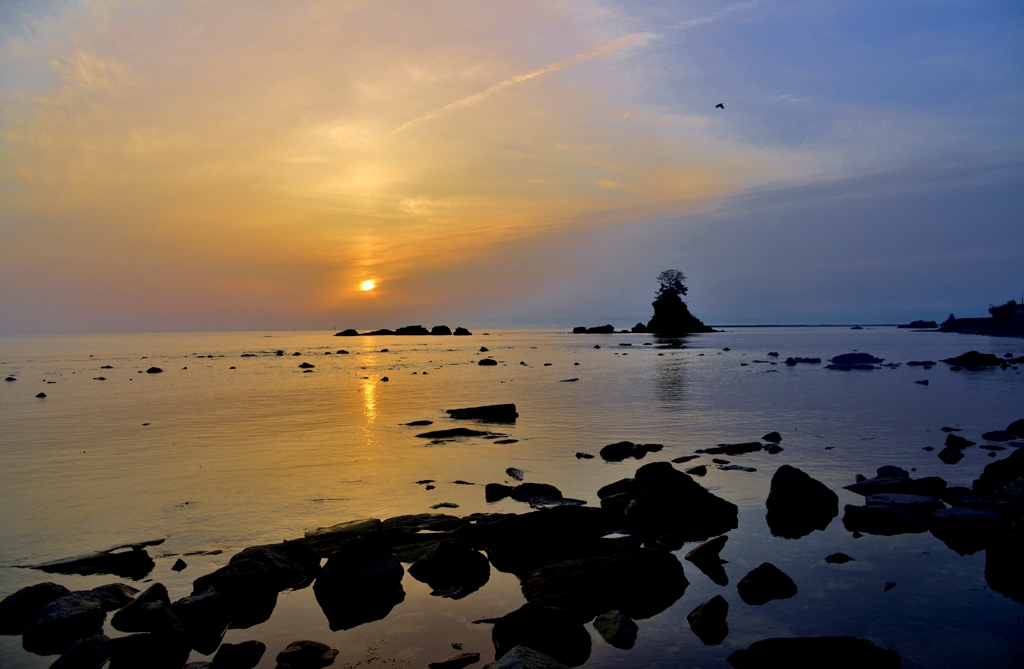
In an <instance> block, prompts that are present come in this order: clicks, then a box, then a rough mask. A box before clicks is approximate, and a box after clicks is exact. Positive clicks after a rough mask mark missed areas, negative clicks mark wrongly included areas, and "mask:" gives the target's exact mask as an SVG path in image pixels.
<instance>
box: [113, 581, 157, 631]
mask: <svg viewBox="0 0 1024 669" xmlns="http://www.w3.org/2000/svg"><path fill="white" fill-rule="evenodd" d="M155 602H162V603H164V604H166V605H168V606H170V604H171V600H170V597H168V595H167V588H166V587H164V585H163V584H162V583H154V584H153V585H151V586H149V587H148V588H147V589H146V590H145V591H143V592H142V593H141V594H139V595H138V596H136V597H135V598H133V599H132V601H130V602H128V603H127V604H125V605H124V606H123V607H121V610H119V611H118V612H117V613H115V614H114V616H113V617H112V618H111V619H110V625H111V626H112V627H113V628H114V629H116V630H119V631H121V632H152V631H153V630H152V629H151V625H150V623H149V621H148V620H147V617H148V616H149V614H150V610H149V609H148V608H146V607H147V606H148V605H150V604H153V603H155Z"/></svg>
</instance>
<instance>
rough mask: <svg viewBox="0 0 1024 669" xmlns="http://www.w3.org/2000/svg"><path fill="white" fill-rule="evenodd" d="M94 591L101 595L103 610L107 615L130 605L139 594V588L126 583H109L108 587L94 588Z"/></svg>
mask: <svg viewBox="0 0 1024 669" xmlns="http://www.w3.org/2000/svg"><path fill="white" fill-rule="evenodd" d="M92 591H93V592H94V593H96V594H97V595H99V597H100V601H101V603H102V606H103V610H104V611H105V612H107V613H109V612H110V611H116V610H118V609H120V608H122V607H124V606H126V605H128V604H130V603H131V602H132V601H133V600H134V599H135V595H136V594H137V593H138V592H139V590H138V588H133V587H132V586H130V585H125V584H124V583H108V584H107V585H101V586H99V587H96V588H93V589H92Z"/></svg>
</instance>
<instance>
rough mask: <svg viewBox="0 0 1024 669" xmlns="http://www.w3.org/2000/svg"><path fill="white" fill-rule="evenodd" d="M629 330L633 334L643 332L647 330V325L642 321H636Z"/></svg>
mask: <svg viewBox="0 0 1024 669" xmlns="http://www.w3.org/2000/svg"><path fill="white" fill-rule="evenodd" d="M630 332H632V333H634V334H644V333H646V332H647V326H646V325H645V324H643V323H637V324H636V325H634V326H633V327H632V329H630Z"/></svg>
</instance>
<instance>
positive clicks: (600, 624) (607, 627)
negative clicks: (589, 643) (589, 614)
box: [594, 611, 640, 650]
mask: <svg viewBox="0 0 1024 669" xmlns="http://www.w3.org/2000/svg"><path fill="white" fill-rule="evenodd" d="M594 629H595V630H596V631H597V633H598V634H600V635H601V638H602V639H604V640H605V641H606V642H607V643H608V644H610V645H612V646H615V647H616V648H621V649H622V650H629V649H630V648H632V647H633V646H634V645H635V644H636V634H637V632H639V631H640V628H638V627H637V625H636V623H635V622H633V621H632V620H631V619H630V617H629V616H627V615H626V614H625V613H623V612H622V611H608V612H607V613H602V614H601V615H599V616H597V617H596V618H594Z"/></svg>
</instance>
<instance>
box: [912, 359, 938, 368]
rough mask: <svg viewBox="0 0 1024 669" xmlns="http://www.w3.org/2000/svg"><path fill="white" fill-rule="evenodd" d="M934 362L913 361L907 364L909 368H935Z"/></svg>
mask: <svg viewBox="0 0 1024 669" xmlns="http://www.w3.org/2000/svg"><path fill="white" fill-rule="evenodd" d="M934 366H935V361H934V360H911V361H910V362H908V363H907V367H934Z"/></svg>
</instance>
